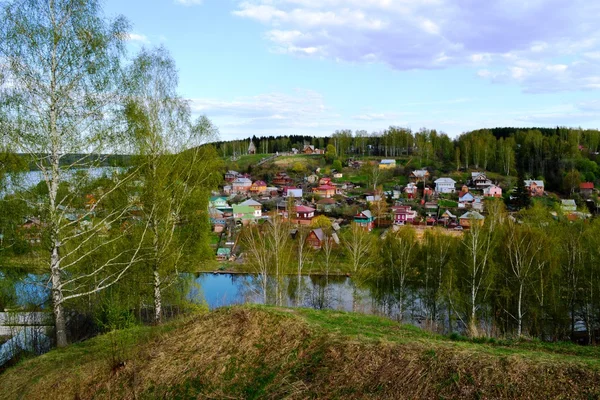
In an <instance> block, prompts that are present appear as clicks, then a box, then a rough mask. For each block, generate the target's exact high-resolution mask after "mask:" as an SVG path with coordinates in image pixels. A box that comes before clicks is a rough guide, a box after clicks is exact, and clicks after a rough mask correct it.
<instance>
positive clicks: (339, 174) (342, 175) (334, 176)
mask: <svg viewBox="0 0 600 400" xmlns="http://www.w3.org/2000/svg"><path fill="white" fill-rule="evenodd" d="M343 177H344V174H342V173H341V172H334V173H333V179H342V178H343Z"/></svg>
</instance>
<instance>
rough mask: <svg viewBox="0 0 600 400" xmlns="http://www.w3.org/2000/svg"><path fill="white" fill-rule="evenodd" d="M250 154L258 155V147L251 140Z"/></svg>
mask: <svg viewBox="0 0 600 400" xmlns="http://www.w3.org/2000/svg"><path fill="white" fill-rule="evenodd" d="M248 154H256V146H255V145H254V142H253V141H252V140H251V141H250V145H249V146H248Z"/></svg>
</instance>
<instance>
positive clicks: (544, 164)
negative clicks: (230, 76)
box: [216, 127, 600, 191]
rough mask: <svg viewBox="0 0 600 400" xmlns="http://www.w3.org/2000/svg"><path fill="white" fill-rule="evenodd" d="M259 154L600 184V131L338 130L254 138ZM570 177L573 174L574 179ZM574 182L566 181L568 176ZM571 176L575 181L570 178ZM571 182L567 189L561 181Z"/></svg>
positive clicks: (223, 148)
mask: <svg viewBox="0 0 600 400" xmlns="http://www.w3.org/2000/svg"><path fill="white" fill-rule="evenodd" d="M252 140H253V142H254V144H255V146H256V148H257V152H267V153H273V152H276V151H290V150H291V148H292V147H296V148H300V149H301V148H302V144H303V143H309V144H312V145H314V146H316V147H319V148H326V147H327V146H328V145H332V146H333V147H334V148H335V152H336V157H339V158H341V159H342V160H346V159H348V158H354V157H367V156H372V157H396V158H401V157H407V158H409V159H412V160H416V161H418V162H417V163H415V164H418V165H421V166H428V167H430V168H431V169H435V170H439V171H440V172H442V173H444V172H450V171H452V170H461V169H462V170H469V169H483V170H486V171H492V172H497V173H500V174H503V175H506V176H516V175H519V174H520V175H522V176H523V177H525V178H531V179H543V180H544V181H545V182H546V188H548V189H549V190H553V191H568V189H569V188H568V186H572V181H573V180H575V181H579V182H583V181H589V182H596V181H597V180H598V179H599V178H600V168H599V167H598V164H597V160H598V150H599V147H600V131H598V130H594V129H573V128H561V127H557V128H494V129H480V130H475V131H471V132H467V133H464V134H462V135H460V136H459V137H457V138H455V139H451V138H450V137H449V136H448V135H446V134H444V133H441V132H438V131H436V130H434V129H421V130H419V131H416V132H413V131H411V130H410V129H406V128H400V127H390V128H388V129H386V130H384V131H382V132H373V133H368V132H366V131H361V130H358V131H355V132H353V131H351V130H339V131H336V132H334V133H333V134H332V135H331V136H330V137H306V136H290V137H268V138H267V137H258V138H257V137H253V138H252ZM249 143H250V141H249V140H246V141H234V142H220V143H217V144H216V146H217V147H218V148H219V150H220V153H221V154H222V155H224V156H231V155H233V154H234V153H235V154H245V153H246V152H247V149H248V144H249ZM573 171H576V173H575V174H573ZM569 173H572V176H570V177H567V174H569ZM573 175H574V176H573ZM566 178H570V181H571V182H570V184H565V179H566Z"/></svg>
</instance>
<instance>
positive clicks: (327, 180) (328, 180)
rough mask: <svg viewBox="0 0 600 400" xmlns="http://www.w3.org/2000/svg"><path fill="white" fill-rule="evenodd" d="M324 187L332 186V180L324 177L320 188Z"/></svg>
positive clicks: (320, 181) (320, 182) (320, 180)
mask: <svg viewBox="0 0 600 400" xmlns="http://www.w3.org/2000/svg"><path fill="white" fill-rule="evenodd" d="M323 185H331V178H326V177H323V178H321V179H319V186H323Z"/></svg>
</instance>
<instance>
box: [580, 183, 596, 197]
mask: <svg viewBox="0 0 600 400" xmlns="http://www.w3.org/2000/svg"><path fill="white" fill-rule="evenodd" d="M593 191H594V183H593V182H583V183H581V184H580V185H579V193H581V195H582V196H591V195H592V192H593Z"/></svg>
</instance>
